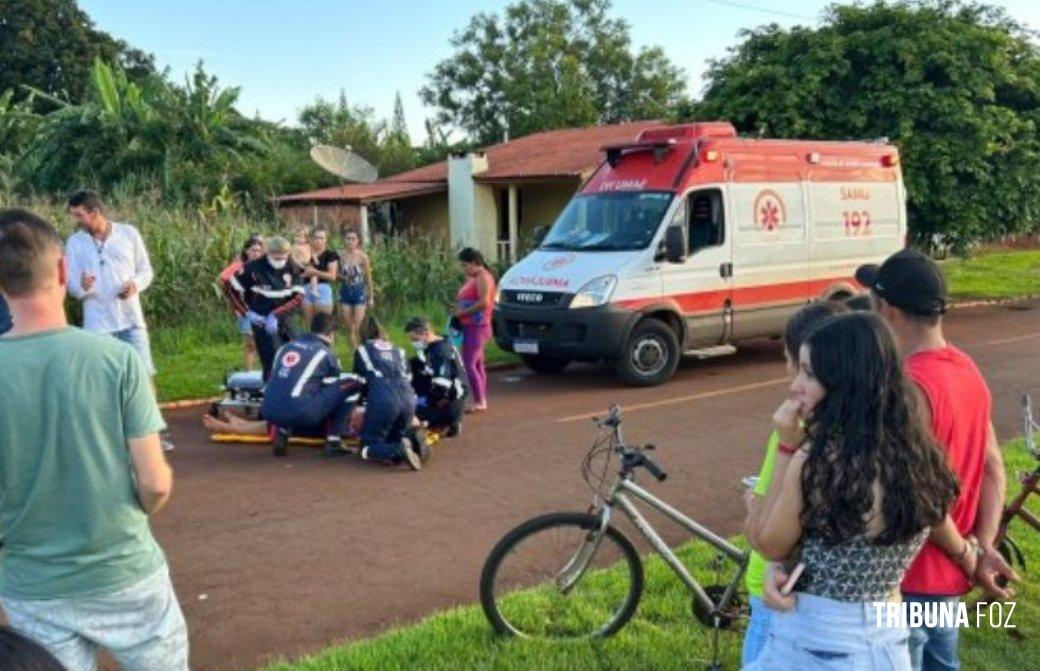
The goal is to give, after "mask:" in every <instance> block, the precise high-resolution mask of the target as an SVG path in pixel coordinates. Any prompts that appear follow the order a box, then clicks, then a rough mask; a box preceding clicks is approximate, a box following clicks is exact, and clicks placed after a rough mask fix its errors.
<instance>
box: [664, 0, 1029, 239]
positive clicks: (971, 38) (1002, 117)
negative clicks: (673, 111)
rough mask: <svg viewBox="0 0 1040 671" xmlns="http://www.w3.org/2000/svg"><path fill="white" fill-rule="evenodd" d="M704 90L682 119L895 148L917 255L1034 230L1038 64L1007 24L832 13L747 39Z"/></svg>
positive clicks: (1016, 28) (889, 7) (898, 7)
mask: <svg viewBox="0 0 1040 671" xmlns="http://www.w3.org/2000/svg"><path fill="white" fill-rule="evenodd" d="M707 81H708V84H707V87H706V91H705V94H704V98H703V100H702V101H700V102H699V103H697V104H694V105H692V106H689V107H686V108H685V109H683V110H681V111H680V113H679V116H680V117H685V118H693V117H697V118H721V119H728V120H730V121H732V122H733V123H734V124H735V125H736V126H737V127H738V129H740V130H742V131H744V132H760V131H763V130H764V131H765V132H767V133H768V134H769V135H770V136H774V137H791V138H794V137H807V138H821V139H850V138H852V139H865V138H878V137H888V138H890V139H891V140H892V141H893V142H894V143H895V144H896V145H897V146H898V147H899V149H900V153H901V156H902V166H903V174H904V179H905V182H906V190H907V195H908V210H909V215H910V227H911V232H912V234H913V237H914V239H915V241H916V242H917V243H918V244H922V245H926V246H928V245H932V244H935V243H936V242H938V241H941V243H942V244H952V245H954V246H955V247H958V248H962V249H963V248H964V247H965V246H966V245H967V244H968V243H969V242H971V241H973V240H977V239H979V238H989V237H995V236H998V235H1001V234H1005V233H1014V232H1022V231H1027V230H1033V231H1036V230H1037V222H1038V221H1040V143H1038V138H1037V132H1038V127H1040V126H1038V122H1040V104H1038V103H1040V55H1038V51H1037V49H1036V47H1034V45H1033V43H1032V42H1031V40H1030V36H1029V35H1028V34H1027V33H1026V31H1025V30H1024V29H1023V27H1022V26H1020V25H1018V24H1017V23H1015V22H1014V21H1012V20H1011V19H1010V18H1009V17H1008V16H1007V15H1006V14H1005V13H1004V12H1003V10H1000V9H997V8H993V7H987V6H983V5H977V4H964V3H961V2H956V1H953V0H934V1H929V2H896V3H887V2H875V3H874V4H871V5H854V6H848V5H833V6H831V7H830V8H829V9H828V10H827V12H826V14H825V16H824V20H823V22H822V24H821V25H820V26H819V27H818V28H815V29H810V28H805V27H795V28H792V29H789V30H786V29H783V28H780V27H778V26H776V25H769V26H765V27H762V28H758V29H755V30H750V31H745V33H744V36H743V41H742V42H741V43H740V44H739V45H738V46H736V47H734V48H733V49H732V50H731V52H730V53H729V55H728V56H727V57H725V58H723V59H721V60H717V61H714V62H712V63H711V65H710V68H709V71H708V74H707Z"/></svg>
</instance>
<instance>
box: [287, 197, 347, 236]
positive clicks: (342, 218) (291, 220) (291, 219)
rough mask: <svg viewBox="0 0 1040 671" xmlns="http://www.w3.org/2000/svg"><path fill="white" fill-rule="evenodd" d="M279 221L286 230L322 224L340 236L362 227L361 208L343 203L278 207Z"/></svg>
mask: <svg viewBox="0 0 1040 671" xmlns="http://www.w3.org/2000/svg"><path fill="white" fill-rule="evenodd" d="M278 219H279V221H280V222H281V223H282V226H283V227H284V228H285V229H286V230H291V229H292V228H294V227H295V226H313V225H315V224H321V225H323V226H325V227H327V228H328V229H329V230H330V231H332V232H333V234H334V235H337V236H338V235H339V234H341V233H342V232H343V231H344V230H345V229H347V228H357V227H359V226H360V225H361V206H360V205H348V204H343V203H325V204H320V205H311V204H299V205H283V206H279V207H278Z"/></svg>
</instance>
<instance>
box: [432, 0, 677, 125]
mask: <svg viewBox="0 0 1040 671" xmlns="http://www.w3.org/2000/svg"><path fill="white" fill-rule="evenodd" d="M609 10H610V0H520V2H517V3H516V4H513V5H510V6H508V7H507V8H506V9H505V13H504V15H502V16H499V15H497V14H488V13H483V12H482V13H478V14H476V15H475V16H473V17H472V18H471V19H470V22H469V24H468V25H467V26H466V27H465V28H464V29H463V30H461V31H460V32H457V33H456V34H455V35H454V37H453V38H452V40H451V45H452V47H453V48H454V50H455V53H454V54H453V55H452V56H451V57H450V58H448V59H446V60H444V61H441V62H440V63H439V64H438V65H437V66H436V67H435V68H434V70H433V72H431V73H430V74H429V75H428V82H427V84H426V86H424V87H423V89H422V90H421V92H420V95H421V96H422V98H423V101H424V102H425V103H426V104H428V105H431V106H433V107H436V108H437V109H438V114H437V121H439V122H441V123H445V124H451V125H454V126H456V127H458V128H461V129H462V130H463V131H465V132H466V133H468V134H469V136H470V139H472V140H474V141H476V142H478V143H485V144H486V143H491V142H498V141H500V140H501V139H502V137H503V134H504V133H505V132H506V131H508V132H509V134H510V135H512V136H514V137H519V136H521V135H526V134H528V133H533V132H536V131H541V130H548V129H554V128H566V127H573V126H586V125H590V124H595V123H616V122H620V121H626V120H631V119H645V118H661V117H664V116H665V115H666V114H667V113H668V112H669V111H670V109H671V108H672V107H673V106H674V105H675V104H677V103H678V102H679V101H680V100H681V98H682V96H683V93H684V91H685V81H684V76H683V73H682V71H681V70H680V69H679V68H677V67H676V66H675V65H673V64H672V63H671V62H670V61H669V60H668V58H667V57H665V55H664V52H663V51H662V50H661V49H660V48H658V47H649V48H647V47H644V48H641V49H639V50H638V51H636V50H635V49H634V48H633V46H632V39H631V35H630V30H629V25H628V23H627V22H625V21H624V20H621V19H616V18H611V17H610V16H609V14H608V13H609Z"/></svg>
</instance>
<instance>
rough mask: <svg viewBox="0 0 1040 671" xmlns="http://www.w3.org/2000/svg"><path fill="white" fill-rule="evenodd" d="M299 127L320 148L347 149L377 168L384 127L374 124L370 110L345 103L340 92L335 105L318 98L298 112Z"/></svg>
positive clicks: (377, 123)
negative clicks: (325, 145) (322, 145)
mask: <svg viewBox="0 0 1040 671" xmlns="http://www.w3.org/2000/svg"><path fill="white" fill-rule="evenodd" d="M300 125H301V126H302V127H303V130H304V132H305V133H306V134H307V136H308V137H310V138H312V139H313V140H314V141H316V142H320V143H322V144H331V145H336V146H338V147H350V148H351V151H353V152H354V153H356V154H357V155H359V156H361V157H362V158H363V159H365V160H366V161H368V162H369V163H372V164H373V165H375V166H377V167H378V164H379V144H380V136H381V135H382V134H383V133H384V131H385V128H386V124H384V123H382V122H380V121H377V120H376V118H375V112H374V111H373V109H372V108H371V107H358V106H354V105H350V104H348V103H347V95H346V93H345V92H343V91H340V93H339V99H338V100H337V101H336V102H334V103H333V102H329V101H327V100H325V99H323V98H318V99H317V100H315V101H314V102H313V103H311V104H310V105H308V106H307V107H304V108H303V109H302V110H301V111H300Z"/></svg>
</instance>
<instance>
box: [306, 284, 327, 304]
mask: <svg viewBox="0 0 1040 671" xmlns="http://www.w3.org/2000/svg"><path fill="white" fill-rule="evenodd" d="M304 287H305V288H306V291H305V292H304V294H303V303H304V305H317V306H319V307H332V286H330V285H329V283H328V282H319V283H318V291H317V292H316V293H311V285H310V283H309V282H308V283H307V284H305V285H304Z"/></svg>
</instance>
